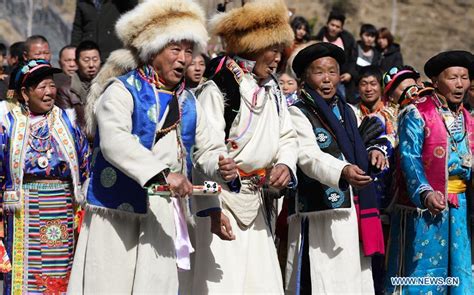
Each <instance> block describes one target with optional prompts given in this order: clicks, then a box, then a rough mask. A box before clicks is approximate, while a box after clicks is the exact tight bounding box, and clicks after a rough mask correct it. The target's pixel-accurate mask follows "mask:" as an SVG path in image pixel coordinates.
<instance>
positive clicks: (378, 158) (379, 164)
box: [369, 150, 388, 170]
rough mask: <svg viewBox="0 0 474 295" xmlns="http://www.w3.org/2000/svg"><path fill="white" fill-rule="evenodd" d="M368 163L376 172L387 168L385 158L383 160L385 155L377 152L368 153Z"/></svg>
mask: <svg viewBox="0 0 474 295" xmlns="http://www.w3.org/2000/svg"><path fill="white" fill-rule="evenodd" d="M369 161H370V164H371V165H372V166H374V167H376V168H377V169H378V170H383V169H385V167H388V161H387V158H385V155H384V154H383V153H382V152H381V151H379V150H371V151H370V152H369Z"/></svg>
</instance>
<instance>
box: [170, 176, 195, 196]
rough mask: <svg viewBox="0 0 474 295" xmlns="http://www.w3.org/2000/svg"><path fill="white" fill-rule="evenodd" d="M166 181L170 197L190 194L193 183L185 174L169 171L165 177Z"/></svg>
mask: <svg viewBox="0 0 474 295" xmlns="http://www.w3.org/2000/svg"><path fill="white" fill-rule="evenodd" d="M166 182H167V183H168V185H169V186H170V192H171V196H172V197H181V198H184V197H186V196H189V195H192V193H193V185H192V184H191V182H189V180H188V179H187V178H186V176H184V175H182V174H178V173H170V174H168V176H167V177H166Z"/></svg>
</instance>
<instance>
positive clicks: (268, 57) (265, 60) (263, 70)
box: [253, 45, 283, 80]
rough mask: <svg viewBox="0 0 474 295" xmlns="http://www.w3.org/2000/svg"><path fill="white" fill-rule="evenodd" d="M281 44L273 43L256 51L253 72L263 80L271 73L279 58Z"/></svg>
mask: <svg viewBox="0 0 474 295" xmlns="http://www.w3.org/2000/svg"><path fill="white" fill-rule="evenodd" d="M282 50H283V48H282V46H280V45H274V46H271V47H269V48H267V49H265V50H263V51H260V52H258V53H257V55H256V58H255V61H256V63H255V68H254V69H253V73H254V74H255V75H257V77H258V78H259V79H260V80H265V79H267V78H268V77H270V75H271V74H273V73H274V72H275V70H276V68H277V67H278V63H279V62H280V60H281V51H282Z"/></svg>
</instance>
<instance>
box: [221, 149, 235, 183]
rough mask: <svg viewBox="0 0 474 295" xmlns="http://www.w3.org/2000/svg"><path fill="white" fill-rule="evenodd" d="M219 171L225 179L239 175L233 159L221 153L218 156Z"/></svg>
mask: <svg viewBox="0 0 474 295" xmlns="http://www.w3.org/2000/svg"><path fill="white" fill-rule="evenodd" d="M219 172H220V174H221V176H222V178H224V180H225V181H231V180H234V179H235V178H236V177H237V176H238V175H239V172H238V171H237V164H235V162H234V159H232V158H224V156H223V155H220V156H219Z"/></svg>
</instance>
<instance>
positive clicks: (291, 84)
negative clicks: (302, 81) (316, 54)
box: [278, 74, 298, 95]
mask: <svg viewBox="0 0 474 295" xmlns="http://www.w3.org/2000/svg"><path fill="white" fill-rule="evenodd" d="M278 83H279V84H280V87H281V90H282V91H283V94H285V95H289V94H292V93H295V91H296V90H298V83H297V82H296V80H295V79H293V78H292V77H290V76H289V75H288V74H282V75H281V76H280V79H278Z"/></svg>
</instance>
